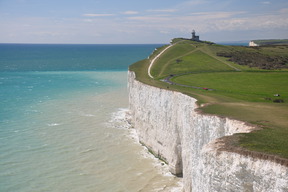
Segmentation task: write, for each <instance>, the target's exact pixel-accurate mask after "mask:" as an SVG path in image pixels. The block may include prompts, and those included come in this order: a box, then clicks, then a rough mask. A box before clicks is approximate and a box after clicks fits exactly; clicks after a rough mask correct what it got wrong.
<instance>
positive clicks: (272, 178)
mask: <svg viewBox="0 0 288 192" xmlns="http://www.w3.org/2000/svg"><path fill="white" fill-rule="evenodd" d="M128 85H129V86H128V87H129V108H130V111H131V115H132V124H133V125H134V127H135V129H136V131H137V133H138V136H139V139H140V142H141V143H143V144H144V145H145V146H146V147H147V148H149V149H150V150H151V151H152V152H153V153H154V154H155V155H156V156H158V157H160V158H161V159H163V160H164V161H166V162H167V163H168V165H169V168H170V171H171V172H172V173H173V174H176V175H182V174H183V182H184V189H183V190H184V191H185V192H190V191H193V192H213V191H215V192H216V191H217V192H220V191H221V192H225V191H230V192H231V191H235V192H238V191H241V192H242V191H243V192H244V191H245V192H249V191H255V192H256V191H257V192H258V191H259V192H260V191H261V192H265V191H271V192H278V191H279V192H280V191H281V192H288V168H287V167H286V166H284V165H281V164H278V163H275V162H273V161H269V160H263V159H257V158H252V157H249V156H247V155H241V154H238V153H236V152H229V151H225V150H219V149H220V148H221V145H222V144H221V142H222V141H221V138H222V137H223V136H227V135H232V134H234V133H243V132H249V131H251V130H252V129H253V127H251V126H248V125H246V124H245V123H244V122H241V121H237V120H232V119H228V118H222V117H218V116H213V115H206V114H201V113H199V112H197V111H196V110H195V109H196V108H197V105H196V103H195V102H196V100H195V99H194V98H192V97H189V96H187V95H184V94H182V93H179V92H175V91H169V90H164V89H160V88H157V87H153V86H149V85H146V84H144V83H141V82H139V81H137V80H136V79H135V74H134V72H129V74H128ZM219 138H220V139H219Z"/></svg>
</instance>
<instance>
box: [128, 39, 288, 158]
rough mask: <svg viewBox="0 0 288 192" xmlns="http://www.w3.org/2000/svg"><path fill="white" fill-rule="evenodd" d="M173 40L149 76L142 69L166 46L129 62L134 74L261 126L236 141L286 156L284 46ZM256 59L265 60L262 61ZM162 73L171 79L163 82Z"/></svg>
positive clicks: (213, 111)
mask: <svg viewBox="0 0 288 192" xmlns="http://www.w3.org/2000/svg"><path fill="white" fill-rule="evenodd" d="M173 43H174V45H173V46H172V47H171V48H169V49H168V50H167V51H165V52H164V53H163V54H162V55H161V56H160V57H159V58H158V59H157V60H156V62H155V63H154V64H153V67H152V68H151V74H152V76H153V77H154V78H153V79H152V78H150V77H149V76H148V73H147V70H148V67H149V64H150V60H152V59H153V58H154V57H156V55H157V54H158V53H159V52H160V51H161V50H163V49H164V48H165V47H160V48H158V49H157V50H156V51H155V52H154V53H152V54H151V56H150V59H145V60H142V61H139V62H137V63H135V64H133V65H131V66H130V68H129V69H130V70H131V71H134V72H135V73H136V78H137V80H139V81H141V82H143V83H146V84H149V85H152V86H156V87H159V88H163V89H170V90H175V91H179V92H182V93H184V94H187V95H190V96H192V97H194V98H196V99H197V100H198V104H199V105H200V104H208V105H205V107H202V108H200V109H201V110H202V111H203V112H204V113H209V114H216V115H219V116H226V117H230V118H234V119H238V120H242V121H246V122H248V123H251V124H255V125H257V126H259V127H261V128H262V129H260V130H258V131H254V132H252V133H249V134H238V135H237V137H238V138H237V141H238V143H237V145H238V146H240V147H243V148H246V149H248V150H252V151H259V152H265V153H267V154H272V155H276V156H279V157H284V158H288V70H287V68H288V63H287V61H288V46H283V45H277V46H264V47H256V48H250V47H240V46H223V45H217V44H212V43H209V42H208V43H207V42H195V41H190V40H183V39H174V40H173ZM233 54H236V55H237V59H236V60H235V59H232V58H233V56H231V55H233ZM259 60H260V61H263V62H264V61H265V67H263V66H264V65H261V62H259ZM237 61H241V62H237ZM245 61H247V62H245ZM259 63H260V65H259ZM275 66H278V67H275ZM167 77H168V78H169V81H170V83H172V84H168V83H167V82H163V79H165V78H167ZM180 85H189V86H196V87H200V89H194V88H191V87H184V86H180ZM207 88H211V89H212V91H209V90H207Z"/></svg>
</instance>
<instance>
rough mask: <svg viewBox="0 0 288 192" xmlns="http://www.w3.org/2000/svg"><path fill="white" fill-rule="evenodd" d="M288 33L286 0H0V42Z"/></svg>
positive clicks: (227, 37)
mask: <svg viewBox="0 0 288 192" xmlns="http://www.w3.org/2000/svg"><path fill="white" fill-rule="evenodd" d="M193 29H195V30H196V33H197V34H198V35H200V39H202V40H209V41H214V42H222V41H239V40H250V39H271V38H273V39H275V38H286V39H288V1H287V0H273V1H272V0H177V1H176V0H145V1H144V0H0V43H85V44H86V43H92V44H105V43H107V44H114V43H116V44H118V43H168V42H169V41H170V39H172V38H174V37H187V38H188V37H190V36H191V31H192V30H193Z"/></svg>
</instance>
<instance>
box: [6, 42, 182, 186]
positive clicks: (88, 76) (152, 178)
mask: <svg viewBox="0 0 288 192" xmlns="http://www.w3.org/2000/svg"><path fill="white" fill-rule="evenodd" d="M159 46H160V45H24V44H19V45H17V44H0V101H1V102H0V191H1V192H31V191H36V192H38V191H47V192H48V191H53V192H54V191H56V192H62V191H67V192H68V191H69V192H73V191H75V192H80V191H81V192H86V191H87V192H88V191H89V192H90V191H91V192H95V191H96V192H97V191H99V192H100V191H111V192H114V191H128V192H129V191H131V192H132V191H133V192H134V191H173V190H177V186H178V181H179V180H178V179H176V178H174V177H173V176H171V175H170V174H168V172H167V170H166V167H165V166H162V165H161V163H159V162H158V161H156V160H155V159H153V158H152V157H150V155H149V154H148V153H147V151H146V150H144V148H143V147H141V146H140V145H139V144H138V143H137V141H135V139H133V137H132V136H133V129H128V127H129V124H128V123H127V121H125V117H126V114H127V106H128V99H127V98H128V96H127V68H128V66H129V65H130V64H132V63H133V62H136V61H138V60H140V59H144V58H145V57H147V56H148V55H149V54H150V53H151V52H152V51H153V50H154V48H156V47H159ZM175 187H176V188H175Z"/></svg>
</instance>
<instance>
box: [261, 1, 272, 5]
mask: <svg viewBox="0 0 288 192" xmlns="http://www.w3.org/2000/svg"><path fill="white" fill-rule="evenodd" d="M261 3H262V4H264V5H270V4H271V2H270V1H263V2H261Z"/></svg>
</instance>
